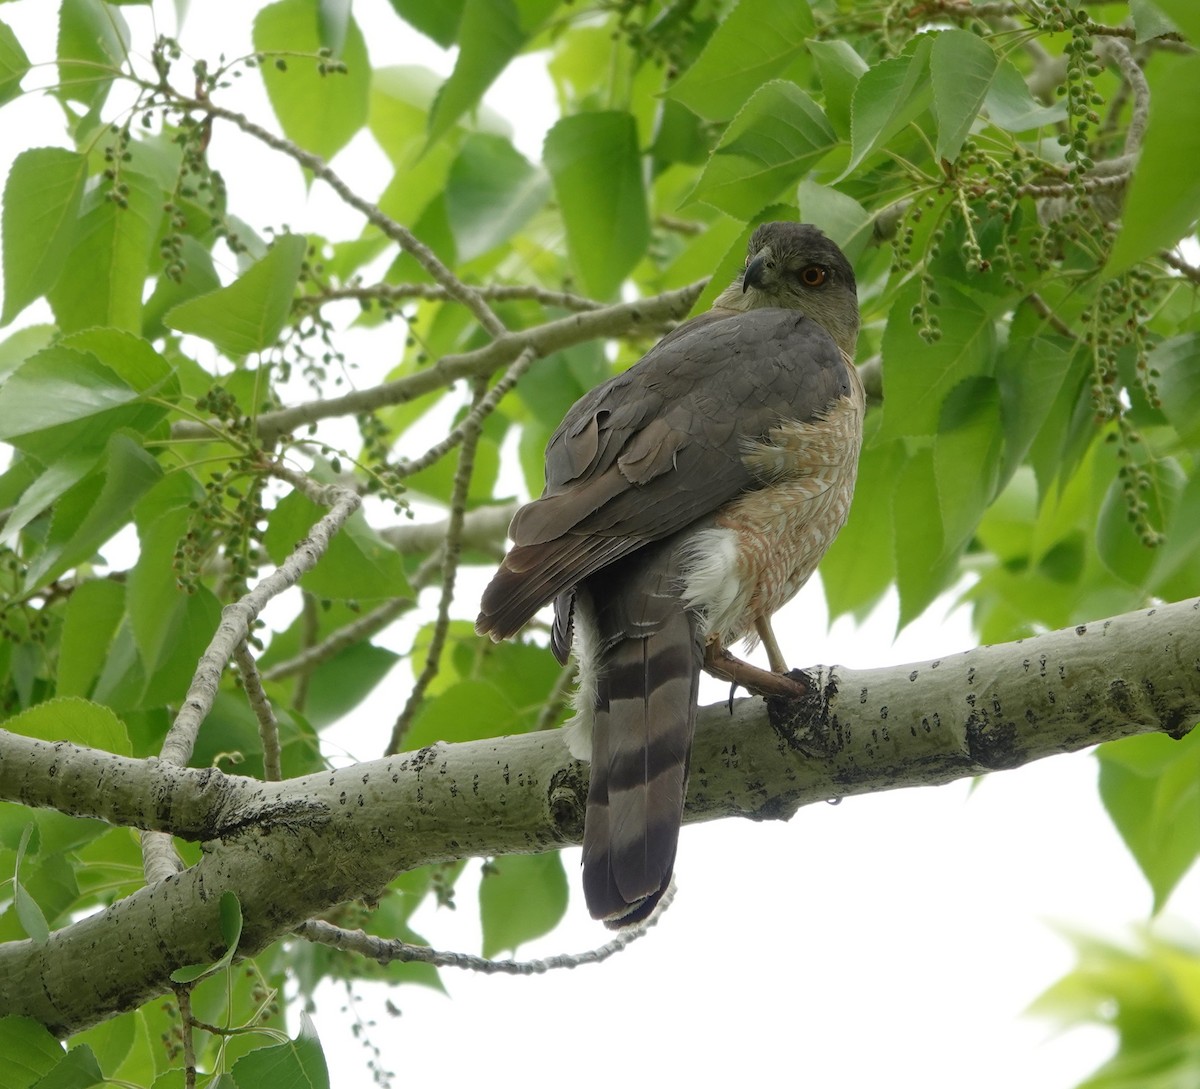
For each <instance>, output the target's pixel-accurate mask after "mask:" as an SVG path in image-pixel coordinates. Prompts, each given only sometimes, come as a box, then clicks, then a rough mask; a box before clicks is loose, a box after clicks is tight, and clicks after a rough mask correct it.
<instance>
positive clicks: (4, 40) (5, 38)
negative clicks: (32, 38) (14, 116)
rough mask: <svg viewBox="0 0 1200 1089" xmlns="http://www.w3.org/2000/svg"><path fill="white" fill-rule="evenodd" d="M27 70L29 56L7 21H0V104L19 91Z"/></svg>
mask: <svg viewBox="0 0 1200 1089" xmlns="http://www.w3.org/2000/svg"><path fill="white" fill-rule="evenodd" d="M28 71H29V58H28V57H27V56H25V50H24V49H22V48H21V43H20V42H19V41H17V36H16V35H15V34H14V33H13V32H12V28H11V27H10V26H9V25H8V24H7V23H0V105H3V104H4V103H5V102H11V101H12V100H13V99H14V98H16V97H17V95H19V94H20V93H21V80H23V79H24V78H25V73H26V72H28Z"/></svg>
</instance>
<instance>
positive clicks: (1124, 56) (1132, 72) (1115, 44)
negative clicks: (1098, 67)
mask: <svg viewBox="0 0 1200 1089" xmlns="http://www.w3.org/2000/svg"><path fill="white" fill-rule="evenodd" d="M1098 48H1099V51H1100V52H1101V53H1105V54H1107V55H1108V56H1109V58H1111V60H1112V61H1113V63H1114V64H1116V66H1117V67H1118V68H1119V69H1120V70H1121V77H1122V78H1123V79H1124V81H1125V86H1127V87H1128V88H1129V91H1130V93H1131V94H1132V95H1133V111H1132V113H1131V115H1130V117H1129V127H1128V128H1127V129H1126V130H1125V158H1127V159H1129V169H1130V170H1132V168H1133V160H1134V159H1135V158H1136V156H1137V154H1138V152H1139V151H1141V148H1142V141H1143V140H1144V139H1145V137H1146V126H1147V125H1148V124H1149V123H1150V84H1149V83H1148V82H1147V81H1146V73H1145V72H1143V71H1142V66H1141V65H1140V64H1138V62H1137V58H1136V57H1134V55H1133V52H1132V50H1130V48H1129V46H1128V45H1126V44H1125V43H1124V42H1123V41H1118V40H1115V39H1109V40H1106V41H1101V42H1099V43H1098ZM1100 165H1101V164H1100V163H1097V164H1096V166H1097V167H1099V166H1100ZM1120 172H1124V171H1123V170H1122V171H1120Z"/></svg>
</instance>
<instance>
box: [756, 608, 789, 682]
mask: <svg viewBox="0 0 1200 1089" xmlns="http://www.w3.org/2000/svg"><path fill="white" fill-rule="evenodd" d="M754 630H755V631H756V632H758V638H759V639H760V640H761V641H762V645H763V650H765V651H766V652H767V661H768V662H770V663H771V672H772V673H786V672H787V671H788V667H787V662H785V661H784V660H783V651H781V650H780V649H779V643H778V642H777V641H776V639H775V632H774V631H772V630H771V618H770V617H767V616H760V617H759V618H758V619H757V620H756V621H754Z"/></svg>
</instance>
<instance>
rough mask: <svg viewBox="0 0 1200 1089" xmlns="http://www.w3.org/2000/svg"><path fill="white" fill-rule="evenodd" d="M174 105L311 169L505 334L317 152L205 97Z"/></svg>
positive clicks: (490, 327)
mask: <svg viewBox="0 0 1200 1089" xmlns="http://www.w3.org/2000/svg"><path fill="white" fill-rule="evenodd" d="M174 105H175V106H176V107H177V108H178V109H182V110H197V111H199V112H201V113H204V114H206V115H208V116H210V117H219V118H221V119H222V120H224V121H229V122H231V123H232V124H234V125H236V126H237V127H238V128H239V129H241V130H242V132H244V133H246V134H247V135H248V136H253V137H254V138H255V139H256V140H259V141H261V142H262V143H264V144H266V145H267V146H268V147H270V148H273V149H274V150H275V151H279V152H282V153H283V154H284V155H287V156H288V157H289V158H290V159H294V160H295V161H296V162H297V163H299V164H300V165H301V166H302V167H304V168H305V169H306V170H308V171H310V172H311V173H312V174H313V176H314V177H317V178H320V179H321V180H322V181H323V182H324V183H325V184H326V185H328V186H329V187H330V188H331V189H332V190H333V191H334V192H335V193H337V195H338V196H339V197H341V198H342V200H344V201H345V202H346V203H347V204H348V205H350V207H351V208H354V209H356V210H357V211H359V212H361V213H362V214H363V215H364V216H365V217H366V219H367V222H368V223H370V224H372V225H373V226H375V227H378V228H379V230H380V231H382V232H383V234H384V235H385V236H386V237H387V238H390V239H391V240H392V241H393V242H396V243H398V244H399V246H400V247H401V249H403V250H405V251H406V252H407V253H411V254H412V255H413V257H415V258H416V259H417V261H418V262H420V264H421V266H422V268H424V269H425V271H426V272H428V273H429V275H430V276H432V277H433V278H434V280H436V281H437V282H438V283H439V284H440V285H441V286H442V287H443V288H444V289H445V290H446V293H447V294H448V295H449V296H450V297H451V298H452V299H456V300H457V301H458V302H460V303H462V304H463V305H464V306H465V307H466V308H467V309H468V310H470V311H471V313H472V314H474V315H475V318H476V320H478V322H479V324H480V325H482V326H483V328H484V329H486V330H487V332H488V333H490V334H491V336H492V337H493V338H496V337H500V336H503V335H504V333H505V331H506V330H505V328H504V323H503V322H502V321H501V320H500V319H499V318H498V317H497V316H496V314H495V312H494V311H493V310H492V309H491V307H489V306H488V304H487V303H486V302H485V301H484V299H483V297H482V296H481V295H480V294H479V292H478V291H476V290H475V289H474V288H472V287H469V286H468V285H467V284H464V283H463V282H462V281H461V280H460V279H459V278H458V277H457V276H455V275H454V273H452V272H451V271H450V269H449V268H447V267H446V265H444V264H443V263H442V261H441V260H440V259H439V258H438V256H437V254H435V253H434V252H433V250H431V249H430V248H429V247H428V246H426V245H425V243H424V242H422V241H421V240H420V239H418V238H417V236H416V235H414V234H413V233H412V231H410V230H409V229H408V228H407V227H405V226H403V225H402V224H400V223H397V222H396V221H395V220H394V219H392V218H391V216H388V215H386V214H385V213H384V212H383V211H381V210H380V208H379V207H378V206H377V205H375V204H372V203H371V202H370V201H369V200H364V199H363V198H362V197H360V196H359V195H358V194H357V193H355V192H354V190H353V189H351V188H350V186H348V185H347V184H346V183H345V182H344V181H342V179H341V178H340V177H338V175H337V174H335V173H334V171H333V170H332V169H331V168H330V167H329V164H328V163H326V162H325V160H324V159H322V158H321V157H320V156H319V155H314V154H313V153H312V152H310V151H305V150H304V149H303V148H302V147H300V146H298V145H297V144H294V143H292V141H291V140H286V139H284V138H283V137H282V136H276V135H275V134H274V133H273V132H269V131H268V130H267V129H264V128H263V127H262V126H261V125H258V124H255V123H254V122H253V121H251V120H250V119H249V118H248V117H246V116H245V115H244V114H240V113H238V112H237V111H236V110H230V109H227V108H226V107H224V106H218V105H217V104H216V103H214V102H211V101H209V100H208V99H197V98H187V97H185V96H182V95H179V96H177V97H176V99H175V102H174Z"/></svg>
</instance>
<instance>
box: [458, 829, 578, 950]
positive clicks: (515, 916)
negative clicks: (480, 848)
mask: <svg viewBox="0 0 1200 1089" xmlns="http://www.w3.org/2000/svg"><path fill="white" fill-rule="evenodd" d="M566 913H567V875H566V874H565V873H564V872H563V865H562V856H561V855H560V854H559V853H558V852H557V851H552V852H549V853H547V854H541V855H504V856H503V857H502V858H497V859H495V860H494V861H492V862H490V863H488V864H487V866H486V868H485V869H484V873H483V880H482V881H481V882H480V884H479V918H480V921H481V922H482V924H483V955H484V956H485V957H494V956H496V955H497V954H498V953H503V952H505V951H512V952H515V951H516V949H517V946H519V945H521V944H522V943H524V942H528V941H532V940H533V939H534V938H540V937H541V936H542V935H543V934H548V933H549V932H550V931H551V930H553V929H554V928H555V927H556V926H557V925H558V924H559V922H560V921H561V920H562V917H563V916H564V915H565V914H566Z"/></svg>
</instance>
